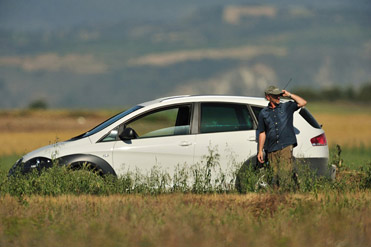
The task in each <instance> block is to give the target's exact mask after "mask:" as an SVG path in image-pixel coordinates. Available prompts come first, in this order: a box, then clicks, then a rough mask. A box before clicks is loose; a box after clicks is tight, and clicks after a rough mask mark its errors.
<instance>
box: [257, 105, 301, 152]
mask: <svg viewBox="0 0 371 247" xmlns="http://www.w3.org/2000/svg"><path fill="white" fill-rule="evenodd" d="M298 109H299V107H298V105H297V103H296V102H293V101H289V102H286V103H280V104H278V105H277V106H276V108H274V109H273V108H272V107H271V106H270V104H269V105H268V107H265V108H264V109H263V110H261V111H260V114H259V124H258V131H259V133H262V132H265V133H266V139H265V143H264V150H265V151H266V152H267V153H270V152H274V151H277V150H281V149H283V148H285V147H287V146H289V145H293V146H294V147H296V146H297V141H296V136H295V130H294V125H293V120H294V112H295V111H296V110H298Z"/></svg>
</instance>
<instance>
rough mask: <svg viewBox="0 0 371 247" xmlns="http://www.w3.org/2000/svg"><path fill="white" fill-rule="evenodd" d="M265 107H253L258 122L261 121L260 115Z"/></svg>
mask: <svg viewBox="0 0 371 247" xmlns="http://www.w3.org/2000/svg"><path fill="white" fill-rule="evenodd" d="M263 108H264V107H259V106H251V109H252V111H253V112H254V114H255V117H256V120H259V114H260V111H261V110H263Z"/></svg>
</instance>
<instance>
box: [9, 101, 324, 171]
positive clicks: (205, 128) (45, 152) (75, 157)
mask: <svg viewBox="0 0 371 247" xmlns="http://www.w3.org/2000/svg"><path fill="white" fill-rule="evenodd" d="M267 105H268V101H266V100H265V99H264V98H253V97H237V96H211V95H210V96H209V95H202V96H174V97H168V98H161V99H157V100H153V101H150V102H145V103H142V104H139V105H137V106H134V107H133V108H131V109H129V110H127V111H124V112H121V113H119V114H117V115H116V116H114V117H112V118H110V119H108V120H106V121H105V122H103V123H101V124H99V125H98V126H97V127H95V128H93V129H92V130H90V131H88V132H86V133H84V134H82V135H80V136H77V137H74V138H72V139H71V140H68V141H64V142H60V143H56V144H52V145H49V146H45V147H42V148H40V149H37V150H35V151H33V152H31V153H28V154H26V155H25V156H23V157H22V158H21V159H20V160H18V161H17V162H16V164H15V165H14V166H13V168H12V169H11V170H10V173H12V171H14V170H15V169H16V168H17V167H22V168H21V170H22V171H23V172H28V171H30V170H32V169H38V170H41V169H42V168H44V167H50V166H51V165H52V163H53V160H57V161H58V163H59V164H61V165H67V164H68V165H71V166H72V167H73V166H76V167H77V166H79V165H81V164H83V163H89V164H90V165H91V167H95V168H96V169H97V170H99V171H100V172H101V173H103V174H114V175H117V176H120V175H123V174H124V173H125V172H127V171H128V170H135V169H138V168H139V169H140V170H142V171H145V170H147V171H148V170H150V169H151V168H152V167H153V166H154V165H157V166H159V167H161V168H163V169H166V170H167V171H169V172H170V173H171V172H172V171H173V170H174V169H175V167H176V166H177V165H178V164H180V165H183V164H187V165H189V166H191V165H193V164H196V163H197V162H201V161H202V160H203V159H205V156H207V155H208V154H209V153H210V150H212V152H214V154H216V153H217V154H218V158H219V163H220V165H221V167H222V168H223V169H227V167H228V166H230V164H231V162H233V163H234V164H241V165H242V164H244V163H245V164H246V163H251V164H256V163H257V158H256V155H257V146H258V143H257V137H258V133H257V125H258V122H257V119H258V114H259V112H260V110H261V109H263V107H265V106H267ZM294 126H295V132H296V136H297V141H298V146H297V147H295V148H294V152H293V153H294V157H295V158H296V160H297V161H304V162H305V163H307V164H309V165H310V167H311V168H313V169H314V170H315V171H316V172H317V174H319V175H331V174H329V170H328V159H329V150H328V146H327V142H326V137H325V134H324V131H323V130H322V128H321V126H320V125H319V124H318V123H317V122H316V120H315V119H314V118H313V116H312V115H311V114H310V113H309V111H308V110H306V109H305V108H302V109H300V110H298V111H296V112H295V113H294Z"/></svg>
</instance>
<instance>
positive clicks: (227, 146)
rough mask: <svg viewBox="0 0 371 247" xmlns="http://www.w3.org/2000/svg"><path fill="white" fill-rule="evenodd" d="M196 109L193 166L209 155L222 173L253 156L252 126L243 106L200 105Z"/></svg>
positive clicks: (249, 114)
mask: <svg viewBox="0 0 371 247" xmlns="http://www.w3.org/2000/svg"><path fill="white" fill-rule="evenodd" d="M200 108H201V109H200V113H199V116H200V120H199V121H200V123H199V134H198V135H197V136H196V143H197V144H196V147H195V163H196V162H199V163H200V162H202V161H203V162H204V161H205V158H206V157H207V156H209V155H210V154H211V153H213V154H214V155H216V157H217V159H218V161H219V163H220V165H221V167H222V169H228V168H229V167H230V166H234V165H237V164H241V163H242V162H245V161H247V160H248V159H249V158H251V157H252V156H255V155H256V152H257V134H256V124H255V123H254V121H253V118H252V116H251V113H250V111H249V109H248V107H247V105H245V104H232V103H201V106H200Z"/></svg>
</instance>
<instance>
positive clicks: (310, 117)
mask: <svg viewBox="0 0 371 247" xmlns="http://www.w3.org/2000/svg"><path fill="white" fill-rule="evenodd" d="M299 114H300V115H301V116H302V117H303V118H304V119H305V120H306V121H307V122H308V123H309V124H310V125H311V126H312V127H313V128H316V129H321V125H319V123H318V122H317V121H316V119H315V118H314V117H313V115H312V114H310V112H309V111H308V110H307V109H306V108H301V109H300V111H299Z"/></svg>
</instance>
